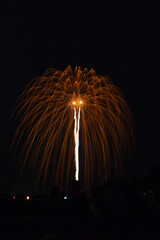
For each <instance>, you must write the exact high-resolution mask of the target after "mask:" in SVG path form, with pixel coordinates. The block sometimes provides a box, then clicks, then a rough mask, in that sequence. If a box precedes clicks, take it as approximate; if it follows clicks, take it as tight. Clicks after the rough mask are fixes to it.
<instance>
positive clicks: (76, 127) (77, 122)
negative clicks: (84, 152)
mask: <svg viewBox="0 0 160 240" xmlns="http://www.w3.org/2000/svg"><path fill="white" fill-rule="evenodd" d="M80 111H81V108H80V107H79V108H78V116H77V109H76V108H75V107H74V139H75V180H77V181H78V180H79V129H80Z"/></svg>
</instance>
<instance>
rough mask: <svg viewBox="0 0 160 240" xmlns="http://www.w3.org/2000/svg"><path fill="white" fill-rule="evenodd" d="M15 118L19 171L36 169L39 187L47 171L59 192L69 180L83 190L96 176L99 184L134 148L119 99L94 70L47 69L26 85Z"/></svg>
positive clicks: (129, 123)
mask: <svg viewBox="0 0 160 240" xmlns="http://www.w3.org/2000/svg"><path fill="white" fill-rule="evenodd" d="M14 114H16V116H17V117H18V118H19V119H20V121H19V124H18V128H17V131H16V133H15V137H14V139H13V147H14V149H17V148H18V149H21V151H20V152H21V154H20V156H19V160H20V162H21V163H22V168H23V167H25V166H26V167H28V168H30V167H31V168H33V169H38V176H37V181H39V180H40V179H43V180H44V182H45V181H46V179H47V178H48V175H49V172H51V170H52V174H51V175H52V176H51V181H52V182H53V184H55V185H57V186H60V187H61V188H62V187H63V186H64V184H65V189H67V188H68V186H69V184H70V182H71V181H72V180H73V179H74V178H75V179H77V180H78V179H80V181H81V182H83V185H84V186H85V187H86V188H91V186H92V185H93V180H94V178H95V176H97V181H98V182H99V183H104V182H105V181H106V180H107V178H108V175H109V172H110V168H111V162H113V163H114V166H115V169H116V171H118V170H121V158H122V156H123V153H124V152H126V151H127V152H129V150H130V149H131V146H132V144H133V139H134V136H133V130H132V116H131V113H130V110H129V107H128V105H127V103H126V102H125V100H124V97H123V94H122V93H121V91H120V89H119V88H117V87H116V86H114V85H113V83H112V81H111V80H110V79H109V78H108V77H104V76H98V75H97V74H96V72H95V71H94V70H93V69H91V70H90V71H88V70H87V68H85V69H84V70H81V68H80V67H76V68H75V70H72V68H71V67H70V66H69V67H67V68H66V69H65V70H64V71H63V72H62V71H58V70H56V69H48V70H47V71H46V72H45V73H44V74H43V75H42V76H41V77H38V78H36V79H34V80H32V81H31V82H30V83H29V84H28V85H27V87H26V88H25V90H24V91H23V93H22V94H21V96H20V97H19V99H18V100H17V103H16V107H15V110H14ZM80 126H81V129H80ZM79 141H80V143H81V144H80V146H79ZM15 151H16V150H15ZM17 152H18V150H17ZM79 163H80V164H79ZM79 166H80V170H81V171H79Z"/></svg>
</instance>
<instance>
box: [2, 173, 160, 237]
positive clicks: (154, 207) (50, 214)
mask: <svg viewBox="0 0 160 240" xmlns="http://www.w3.org/2000/svg"><path fill="white" fill-rule="evenodd" d="M64 197H65V195H64V194H59V193H58V192H56V191H55V190H54V191H53V192H52V194H51V196H37V197H35V198H32V197H31V198H30V199H29V200H26V199H25V198H24V197H20V196H19V197H18V196H16V198H15V199H13V196H8V197H3V198H2V197H1V200H0V212H1V214H0V239H1V240H3V239H30V240H32V239H34V240H36V239H43V240H44V239H47V240H51V239H55V240H56V239H76V240H79V239H109V240H110V239H111V240H112V239H113V240H118V239H125V240H134V239H135V240H136V239H137V240H143V239H145V240H146V239H147V240H148V239H151V240H154V239H156V240H159V239H160V184H159V179H158V178H156V177H155V176H154V177H152V179H149V177H148V178H144V179H138V178H130V179H120V180H115V181H111V182H109V183H107V184H106V185H105V186H103V187H97V188H95V189H94V190H93V191H92V192H91V193H87V192H85V191H82V190H81V191H79V190H75V191H73V192H72V193H71V194H68V195H67V199H64Z"/></svg>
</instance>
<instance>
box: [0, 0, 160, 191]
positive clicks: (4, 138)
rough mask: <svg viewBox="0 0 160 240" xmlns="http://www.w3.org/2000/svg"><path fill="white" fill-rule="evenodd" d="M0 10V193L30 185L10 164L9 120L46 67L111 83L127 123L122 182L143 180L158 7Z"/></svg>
mask: <svg viewBox="0 0 160 240" xmlns="http://www.w3.org/2000/svg"><path fill="white" fill-rule="evenodd" d="M155 2H156V1H155ZM157 2H158V1H157ZM1 11H2V12H1V17H2V20H1V23H2V26H1V38H2V43H1V94H0V96H1V101H0V103H1V118H0V120H1V124H0V136H1V139H0V140H1V142H0V144H1V145H0V158H1V159H0V193H7V192H13V191H14V189H18V190H17V191H19V192H20V191H21V189H23V185H25V184H26V182H27V184H28V185H27V186H31V185H32V183H31V182H32V178H30V175H27V176H25V177H24V176H21V175H20V173H19V170H18V168H17V167H16V163H15V160H13V159H12V158H11V155H12V154H11V153H10V143H11V141H12V138H13V133H14V130H15V123H14V121H13V119H11V121H9V117H10V115H11V113H12V110H13V105H14V103H15V101H16V99H17V98H18V96H19V95H20V93H21V92H22V91H23V90H24V88H25V86H26V85H27V83H28V82H30V80H31V79H32V78H34V77H36V76H40V75H42V74H43V73H44V71H45V70H46V69H47V68H50V67H53V68H56V69H60V70H64V69H65V68H66V67H67V66H68V65H71V66H72V67H73V68H74V67H75V66H81V67H82V68H84V67H87V68H88V69H91V68H94V69H95V70H96V72H97V74H98V75H107V76H109V77H111V79H112V81H113V83H114V84H115V85H117V86H118V87H119V88H120V89H121V90H122V92H123V93H124V95H125V99H126V102H127V103H128V105H129V107H130V109H131V112H132V115H133V119H134V133H135V138H136V149H135V150H134V151H133V154H132V156H131V157H130V158H129V159H128V161H125V163H124V175H126V176H132V175H133V176H144V175H146V174H148V173H149V172H150V169H151V167H152V166H153V165H154V164H159V124H160V117H159V105H160V101H159V95H160V94H159V92H160V90H159V81H160V78H159V68H160V19H159V6H158V4H157V5H155V3H154V1H153V2H152V1H145V2H144V1H133V0H130V1H118V0H117V1H107V0H106V1H93V0H92V1H87V0H86V1H75V0H74V1H61V0H57V1H54V0H52V1H49V0H45V1H15V0H14V1H11V0H9V1H5V2H4V3H3V5H2V6H1ZM28 188H29V187H28ZM28 191H30V190H28Z"/></svg>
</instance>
